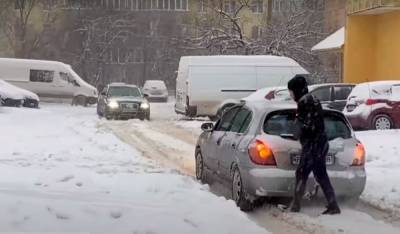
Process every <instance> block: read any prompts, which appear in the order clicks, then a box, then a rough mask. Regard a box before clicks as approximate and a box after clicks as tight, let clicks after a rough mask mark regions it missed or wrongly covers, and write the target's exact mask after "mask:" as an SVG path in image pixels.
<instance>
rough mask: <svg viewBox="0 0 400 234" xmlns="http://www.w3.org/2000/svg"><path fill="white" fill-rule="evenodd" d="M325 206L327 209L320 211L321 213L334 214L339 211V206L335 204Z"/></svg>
mask: <svg viewBox="0 0 400 234" xmlns="http://www.w3.org/2000/svg"><path fill="white" fill-rule="evenodd" d="M326 208H327V209H326V210H325V211H324V212H322V214H323V215H335V214H340V213H341V211H340V208H339V206H338V205H337V204H336V205H330V206H327V207H326Z"/></svg>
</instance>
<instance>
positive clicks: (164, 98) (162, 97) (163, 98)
mask: <svg viewBox="0 0 400 234" xmlns="http://www.w3.org/2000/svg"><path fill="white" fill-rule="evenodd" d="M147 100H149V101H167V100H168V95H160V96H157V95H155V96H154V95H149V96H147Z"/></svg>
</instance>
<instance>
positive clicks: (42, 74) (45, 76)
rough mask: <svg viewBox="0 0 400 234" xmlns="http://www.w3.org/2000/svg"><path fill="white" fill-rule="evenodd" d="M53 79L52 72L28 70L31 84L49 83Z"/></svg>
mask: <svg viewBox="0 0 400 234" xmlns="http://www.w3.org/2000/svg"><path fill="white" fill-rule="evenodd" d="M53 79H54V71H47V70H35V69H31V70H29V80H30V81H31V82H43V83H51V82H53Z"/></svg>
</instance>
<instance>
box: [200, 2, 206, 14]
mask: <svg viewBox="0 0 400 234" xmlns="http://www.w3.org/2000/svg"><path fill="white" fill-rule="evenodd" d="M207 1H208V0H201V1H200V3H199V8H200V9H199V10H200V12H202V13H204V12H207V4H208V2H207Z"/></svg>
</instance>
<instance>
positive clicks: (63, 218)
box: [0, 103, 400, 234]
mask: <svg viewBox="0 0 400 234" xmlns="http://www.w3.org/2000/svg"><path fill="white" fill-rule="evenodd" d="M204 121H205V120H204V119H198V120H186V119H184V118H181V117H180V116H177V115H176V114H175V113H174V112H173V104H172V103H167V104H152V121H150V122H148V121H145V122H141V121H139V120H130V121H106V120H104V119H103V120H99V119H98V118H97V116H96V114H95V109H94V108H79V107H70V106H68V105H60V104H58V105H55V104H47V105H46V104H45V105H43V107H42V109H40V110H30V109H15V108H2V109H0V126H1V135H0V142H1V147H0V171H1V173H2V175H3V176H1V177H0V206H1V207H2V208H3V209H1V210H0V232H27V231H33V232H80V233H82V232H90V233H218V234H219V233H268V232H273V233H289V234H290V233H300V234H301V233H399V232H400V225H399V223H400V222H399V216H398V213H397V211H398V209H397V208H398V204H399V202H400V198H399V196H400V192H399V187H398V186H399V184H398V183H396V180H397V181H398V178H399V172H398V171H399V170H398V168H400V158H399V157H397V154H398V151H397V148H396V147H397V145H396V140H395V139H398V137H399V136H400V133H399V132H397V131H392V132H385V133H380V134H379V136H378V134H376V133H375V132H365V133H358V137H359V138H360V140H361V141H363V142H364V144H366V145H368V146H367V153H368V163H369V164H368V166H367V171H368V176H369V179H368V184H367V188H366V190H365V192H364V194H363V196H362V199H363V202H362V203H359V204H357V205H345V204H343V205H342V208H343V214H342V215H339V216H334V217H331V216H328V217H326V216H320V215H319V213H320V212H321V210H322V209H323V207H322V205H321V203H320V202H318V203H315V204H306V206H305V209H304V210H303V211H302V213H301V214H291V213H282V212H280V211H279V210H278V209H277V208H276V207H275V206H274V205H268V204H266V205H264V206H263V207H260V208H259V209H257V210H256V211H255V212H254V213H252V214H244V213H242V212H240V211H239V209H237V208H236V207H235V205H234V203H233V202H232V201H229V200H227V199H226V198H225V197H229V191H228V190H227V189H226V188H224V187H222V186H220V185H219V184H218V183H216V184H213V185H212V186H211V188H209V187H208V186H202V185H200V184H199V183H197V182H196V181H195V180H194V179H193V178H192V176H193V174H194V157H193V153H194V145H195V142H196V139H197V136H198V135H199V134H200V132H201V130H200V125H201V124H202V123H203V122H204ZM114 134H115V135H114ZM116 136H117V137H116ZM389 136H390V139H394V140H387V139H386V138H387V137H389ZM377 139H379V141H378V140H377ZM370 145H371V147H370ZM210 191H211V192H210ZM221 195H223V196H221ZM224 196H225V197H224ZM365 203H368V204H372V205H374V206H378V207H380V208H381V209H384V210H383V211H379V210H377V209H375V208H374V207H372V206H370V205H366V204H365ZM396 207H397V208H396ZM257 224H258V225H257Z"/></svg>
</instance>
